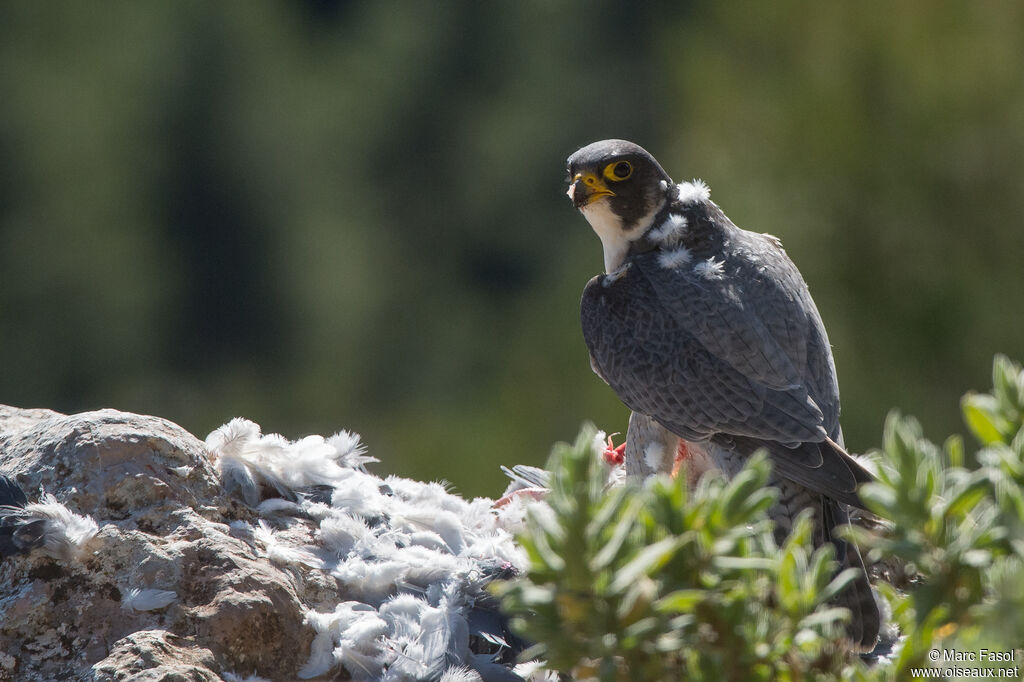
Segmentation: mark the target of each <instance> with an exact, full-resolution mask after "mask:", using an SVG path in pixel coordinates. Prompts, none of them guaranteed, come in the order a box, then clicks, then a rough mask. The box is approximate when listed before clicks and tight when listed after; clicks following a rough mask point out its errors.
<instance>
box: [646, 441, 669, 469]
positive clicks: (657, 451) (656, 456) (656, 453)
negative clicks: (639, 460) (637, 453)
mask: <svg viewBox="0 0 1024 682" xmlns="http://www.w3.org/2000/svg"><path fill="white" fill-rule="evenodd" d="M664 458H665V448H664V447H662V445H661V443H648V444H647V447H645V448H644V463H645V464H646V465H647V468H648V469H649V470H650V471H661V470H662V468H663V464H662V463H663V461H664Z"/></svg>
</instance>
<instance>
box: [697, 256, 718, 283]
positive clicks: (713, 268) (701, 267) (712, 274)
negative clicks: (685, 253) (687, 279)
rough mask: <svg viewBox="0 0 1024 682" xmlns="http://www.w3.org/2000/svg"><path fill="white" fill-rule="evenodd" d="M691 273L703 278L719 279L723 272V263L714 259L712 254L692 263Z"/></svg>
mask: <svg viewBox="0 0 1024 682" xmlns="http://www.w3.org/2000/svg"><path fill="white" fill-rule="evenodd" d="M693 273H694V274H695V275H697V276H698V277H703V278H704V279H721V278H722V276H723V275H724V274H725V264H724V263H722V261H719V260H715V257H714V256H712V257H711V258H708V259H707V260H704V261H701V262H699V263H697V264H696V265H694V266H693Z"/></svg>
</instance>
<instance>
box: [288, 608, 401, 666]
mask: <svg viewBox="0 0 1024 682" xmlns="http://www.w3.org/2000/svg"><path fill="white" fill-rule="evenodd" d="M306 623H307V624H309V625H310V626H311V627H312V628H313V630H314V631H315V632H316V633H317V634H316V636H315V637H314V638H313V644H312V647H311V649H312V651H311V655H310V658H309V660H308V661H307V662H306V664H305V665H304V666H303V667H302V668H301V669H300V670H299V677H300V678H302V679H309V678H310V677H317V676H318V675H322V674H324V673H325V672H327V671H328V670H330V669H331V668H333V667H334V666H335V665H337V664H339V663H340V664H342V665H344V666H345V668H346V669H347V670H348V672H349V673H350V674H351V675H352V677H353V678H354V679H357V680H371V679H380V672H381V669H382V667H383V656H382V652H381V647H380V639H381V638H382V637H383V636H384V634H385V633H386V632H387V629H388V624H387V622H386V621H385V620H384V619H383V618H381V617H380V616H379V615H378V614H377V610H376V609H375V608H373V607H372V606H370V605H369V604H364V603H362V602H357V601H346V602H342V603H340V604H338V605H337V606H336V607H335V608H334V611H333V612H330V613H317V612H316V611H307V612H306Z"/></svg>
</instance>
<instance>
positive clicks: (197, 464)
mask: <svg viewBox="0 0 1024 682" xmlns="http://www.w3.org/2000/svg"><path fill="white" fill-rule="evenodd" d="M374 461H376V460H374V459H373V458H372V457H368V456H366V455H365V454H364V448H363V446H362V444H361V443H360V441H359V437H358V436H357V435H355V434H352V433H349V432H347V431H341V432H339V433H338V434H335V435H334V436H331V437H330V438H322V437H320V436H309V437H306V438H303V439H301V440H298V441H289V440H287V439H286V438H284V437H282V436H278V435H273V434H272V435H263V434H262V433H261V431H260V428H259V426H258V425H257V424H254V423H253V422H250V421H247V420H244V419H235V420H232V421H231V422H230V423H228V424H226V425H225V426H223V427H221V428H219V429H217V430H216V431H214V432H213V433H212V434H210V436H209V437H208V438H207V440H206V442H203V441H200V440H198V439H197V438H196V437H194V436H193V435H191V434H189V433H188V432H186V431H185V430H184V429H182V428H181V427H179V426H177V425H175V424H173V423H171V422H168V421H166V420H164V419H159V418H156V417H147V416H141V415H136V414H128V413H124V412H118V411H115V410H99V411H96V412H86V413H82V414H75V415H63V414H59V413H56V412H51V411H49V410H20V409H17V408H12V407H3V406H0V474H3V475H5V476H7V477H10V478H11V479H13V481H14V482H16V483H17V484H18V485H19V486H20V487H21V488H22V490H24V492H25V493H26V495H27V497H28V503H27V504H23V503H24V500H22V499H21V498H20V496H13V497H12V496H11V495H8V496H7V497H9V498H11V499H14V500H15V502H17V504H16V506H12V507H9V508H7V510H6V511H3V510H0V532H3V533H6V535H5V536H4V537H6V539H7V541H6V544H3V545H2V546H0V549H3V552H2V553H0V555H2V554H7V555H9V556H7V557H6V558H4V559H3V560H2V561H0V624H2V625H0V652H6V653H5V654H0V680H5V679H9V680H26V681H37V680H38V681H44V680H45V681H47V682H49V681H52V680H70V679H75V680H218V679H225V680H251V681H255V680H259V679H266V680H295V679H299V678H300V677H302V678H312V677H324V676H329V677H330V678H331V679H350V677H349V676H351V678H354V679H361V680H371V679H372V680H377V679H382V678H385V677H386V678H387V679H393V680H419V679H423V680H436V679H439V678H440V677H441V676H442V675H448V676H449V677H450V678H451V679H479V680H482V681H483V682H490V681H494V680H502V681H509V680H523V677H521V676H519V675H518V674H516V672H515V671H514V668H515V666H516V657H517V655H518V653H519V652H521V651H522V650H523V649H525V648H526V646H527V643H525V642H522V641H521V640H519V639H518V638H517V637H516V636H515V635H514V634H513V633H512V632H511V631H510V630H509V628H508V623H507V621H506V620H505V619H504V617H503V616H502V615H501V614H500V612H499V611H498V609H497V604H496V601H495V599H494V597H493V596H491V595H490V593H489V592H488V591H487V589H486V588H487V585H488V583H489V582H490V581H492V580H495V579H505V578H510V577H513V576H515V575H516V574H517V573H518V571H519V570H521V568H522V566H523V565H524V564H525V554H523V552H522V550H521V548H519V547H518V546H517V545H516V544H515V542H514V539H513V536H512V534H511V533H510V532H509V529H508V527H507V525H508V523H509V519H513V521H512V522H513V523H514V519H515V518H519V517H521V515H522V510H521V509H520V510H519V511H518V512H515V513H513V512H510V511H509V510H507V509H502V510H500V511H495V509H494V508H493V501H492V500H489V499H486V498H480V499H476V500H472V501H467V500H464V499H462V498H460V497H458V496H456V495H453V494H451V493H450V492H449V491H448V490H447V489H446V488H445V486H444V485H442V484H439V483H422V482H418V481H412V480H409V479H403V478H399V477H396V476H391V477H388V478H386V479H382V478H380V477H377V476H375V475H374V474H372V473H370V472H368V471H367V470H366V469H365V467H364V465H365V464H367V463H370V462H374ZM6 485H7V484H6V483H5V486H6ZM12 489H14V488H7V487H5V490H8V491H10V490H12ZM516 514H518V515H519V516H518V517H517V516H516ZM68 529H70V531H69V530H68ZM66 531H67V532H66ZM54 538H56V539H57V540H58V541H55V542H51V541H50V540H53V539H54ZM346 672H347V673H348V675H346V674H345V673H346ZM452 675H454V676H455V677H452Z"/></svg>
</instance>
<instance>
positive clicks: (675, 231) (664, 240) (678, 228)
mask: <svg viewBox="0 0 1024 682" xmlns="http://www.w3.org/2000/svg"><path fill="white" fill-rule="evenodd" d="M686 225H687V223H686V216H684V215H679V214H678V213H669V215H668V217H667V218H666V219H665V222H663V223H662V224H661V225H658V226H657V227H655V228H653V229H652V230H651V231H650V232H648V233H647V237H648V238H649V239H651V240H652V241H655V242H658V243H659V244H676V243H678V242H679V240H680V239H682V238H683V236H684V235H685V234H686Z"/></svg>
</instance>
